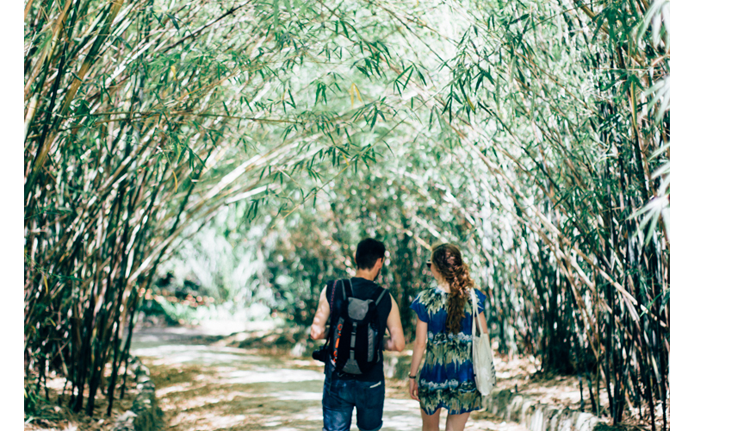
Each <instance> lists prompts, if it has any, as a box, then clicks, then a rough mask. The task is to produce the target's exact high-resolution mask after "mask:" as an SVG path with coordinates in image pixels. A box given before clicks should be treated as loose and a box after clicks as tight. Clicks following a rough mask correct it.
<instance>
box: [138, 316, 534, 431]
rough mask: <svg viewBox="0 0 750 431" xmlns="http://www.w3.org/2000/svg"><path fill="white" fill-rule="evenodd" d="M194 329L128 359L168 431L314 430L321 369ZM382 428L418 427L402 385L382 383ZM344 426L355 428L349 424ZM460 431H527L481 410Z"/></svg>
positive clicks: (153, 342)
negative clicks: (144, 370) (150, 385)
mask: <svg viewBox="0 0 750 431" xmlns="http://www.w3.org/2000/svg"><path fill="white" fill-rule="evenodd" d="M217 340H218V337H215V336H212V335H210V334H206V333H201V332H200V331H198V330H185V329H182V328H178V329H165V328H161V329H148V330H143V331H141V332H139V333H138V334H137V335H136V336H135V339H134V341H135V343H134V349H133V354H135V355H137V356H139V357H140V358H141V359H142V360H143V362H144V363H145V364H146V366H148V367H149V368H150V369H151V375H152V378H153V380H154V383H155V384H156V395H157V397H158V398H159V405H160V406H161V408H162V410H164V413H165V420H166V426H165V428H166V429H168V430H218V429H226V430H275V431H295V430H299V431H302V430H320V429H321V428H322V424H323V415H322V409H321V404H320V403H321V401H320V400H321V394H322V390H323V372H322V369H323V367H322V365H319V364H320V363H319V362H316V361H313V360H308V359H296V358H292V357H288V356H271V355H264V354H261V353H259V352H258V351H255V350H249V349H238V348H233V347H220V346H217V345H212V343H213V342H215V341H217ZM383 422H384V425H383V429H384V430H420V429H421V419H420V415H419V404H418V403H417V402H416V401H414V400H411V399H408V397H407V393H406V386H405V384H404V382H400V381H388V382H387V386H386V401H385V413H384V418H383ZM352 429H357V428H356V425H354V426H352ZM466 430H467V431H479V430H495V431H527V430H526V428H524V427H521V426H520V425H517V424H514V423H505V422H503V421H499V420H497V419H495V418H494V417H493V416H491V415H487V414H484V413H481V412H480V413H474V414H472V417H471V419H470V420H469V424H468V426H467V427H466Z"/></svg>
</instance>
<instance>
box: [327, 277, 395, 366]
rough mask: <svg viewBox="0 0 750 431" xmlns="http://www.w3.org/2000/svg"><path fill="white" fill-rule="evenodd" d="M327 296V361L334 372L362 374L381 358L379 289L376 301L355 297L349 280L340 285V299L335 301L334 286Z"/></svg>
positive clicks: (383, 290) (382, 292) (383, 294)
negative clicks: (329, 304) (328, 299)
mask: <svg viewBox="0 0 750 431" xmlns="http://www.w3.org/2000/svg"><path fill="white" fill-rule="evenodd" d="M337 284H338V283H334V285H333V286H334V287H333V292H332V294H331V323H332V324H333V323H334V319H335V325H332V326H331V330H330V331H331V332H330V335H329V341H330V345H329V347H328V349H329V360H330V361H331V365H332V366H333V367H334V369H335V370H336V371H339V372H343V373H347V374H355V375H356V374H366V373H368V372H369V371H370V370H372V368H373V367H374V366H375V365H376V364H377V363H378V361H380V359H381V356H382V348H381V345H380V344H381V340H382V336H380V334H379V332H380V328H379V326H378V304H380V301H381V300H382V299H383V296H385V294H386V290H385V289H383V288H381V289H380V293H379V294H378V295H377V299H374V298H371V299H359V298H355V297H354V295H353V292H352V282H351V280H346V283H342V284H343V286H342V289H340V290H341V294H342V295H343V300H342V301H340V302H336V297H335V295H336V285H337Z"/></svg>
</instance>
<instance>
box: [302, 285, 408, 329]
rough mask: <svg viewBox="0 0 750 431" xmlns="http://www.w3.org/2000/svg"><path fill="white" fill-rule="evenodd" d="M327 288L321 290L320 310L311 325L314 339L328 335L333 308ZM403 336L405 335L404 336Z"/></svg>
mask: <svg viewBox="0 0 750 431" xmlns="http://www.w3.org/2000/svg"><path fill="white" fill-rule="evenodd" d="M326 290H327V289H326V288H323V291H322V292H320V300H318V311H316V312H315V317H314V318H313V323H312V326H311V327H310V338H312V339H313V340H322V339H323V338H325V337H326V336H328V326H327V325H326V323H328V317H329V315H330V314H331V308H330V307H329V306H328V300H327V299H326ZM402 338H403V337H402Z"/></svg>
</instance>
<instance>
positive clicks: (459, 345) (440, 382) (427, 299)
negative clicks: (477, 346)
mask: <svg viewBox="0 0 750 431" xmlns="http://www.w3.org/2000/svg"><path fill="white" fill-rule="evenodd" d="M474 292H475V293H476V296H477V299H478V301H477V303H478V304H477V305H478V308H479V312H482V311H483V310H484V301H485V298H486V297H485V295H484V294H483V293H482V292H480V291H479V290H478V289H474ZM448 297H449V294H448V293H446V292H445V291H443V290H442V289H440V288H438V287H436V286H435V287H432V288H430V289H427V290H424V291H422V292H420V293H419V295H417V297H416V298H415V299H414V302H413V303H412V305H411V308H412V309H413V310H414V311H415V312H416V313H417V317H418V318H419V320H421V321H423V322H426V323H427V345H426V349H425V363H424V366H423V367H422V371H421V372H420V374H419V393H420V402H421V403H422V404H423V408H424V409H425V410H426V411H427V413H428V414H432V412H434V411H436V410H437V409H438V408H440V407H445V408H447V409H448V410H449V413H450V414H461V413H464V412H467V411H472V410H475V409H477V408H479V407H480V405H481V397H480V396H479V393H478V392H477V390H476V385H475V383H474V368H473V365H472V362H471V320H472V317H471V302H470V301H466V303H465V305H464V316H463V318H462V319H461V330H460V331H459V332H457V333H451V332H450V331H449V330H448V328H447V326H448V322H447V320H448Z"/></svg>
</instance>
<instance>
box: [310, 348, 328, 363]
mask: <svg viewBox="0 0 750 431" xmlns="http://www.w3.org/2000/svg"><path fill="white" fill-rule="evenodd" d="M312 357H313V359H315V360H316V361H320V362H323V363H325V362H326V361H327V360H328V346H327V345H326V346H320V347H318V349H317V350H315V351H313V352H312Z"/></svg>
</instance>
